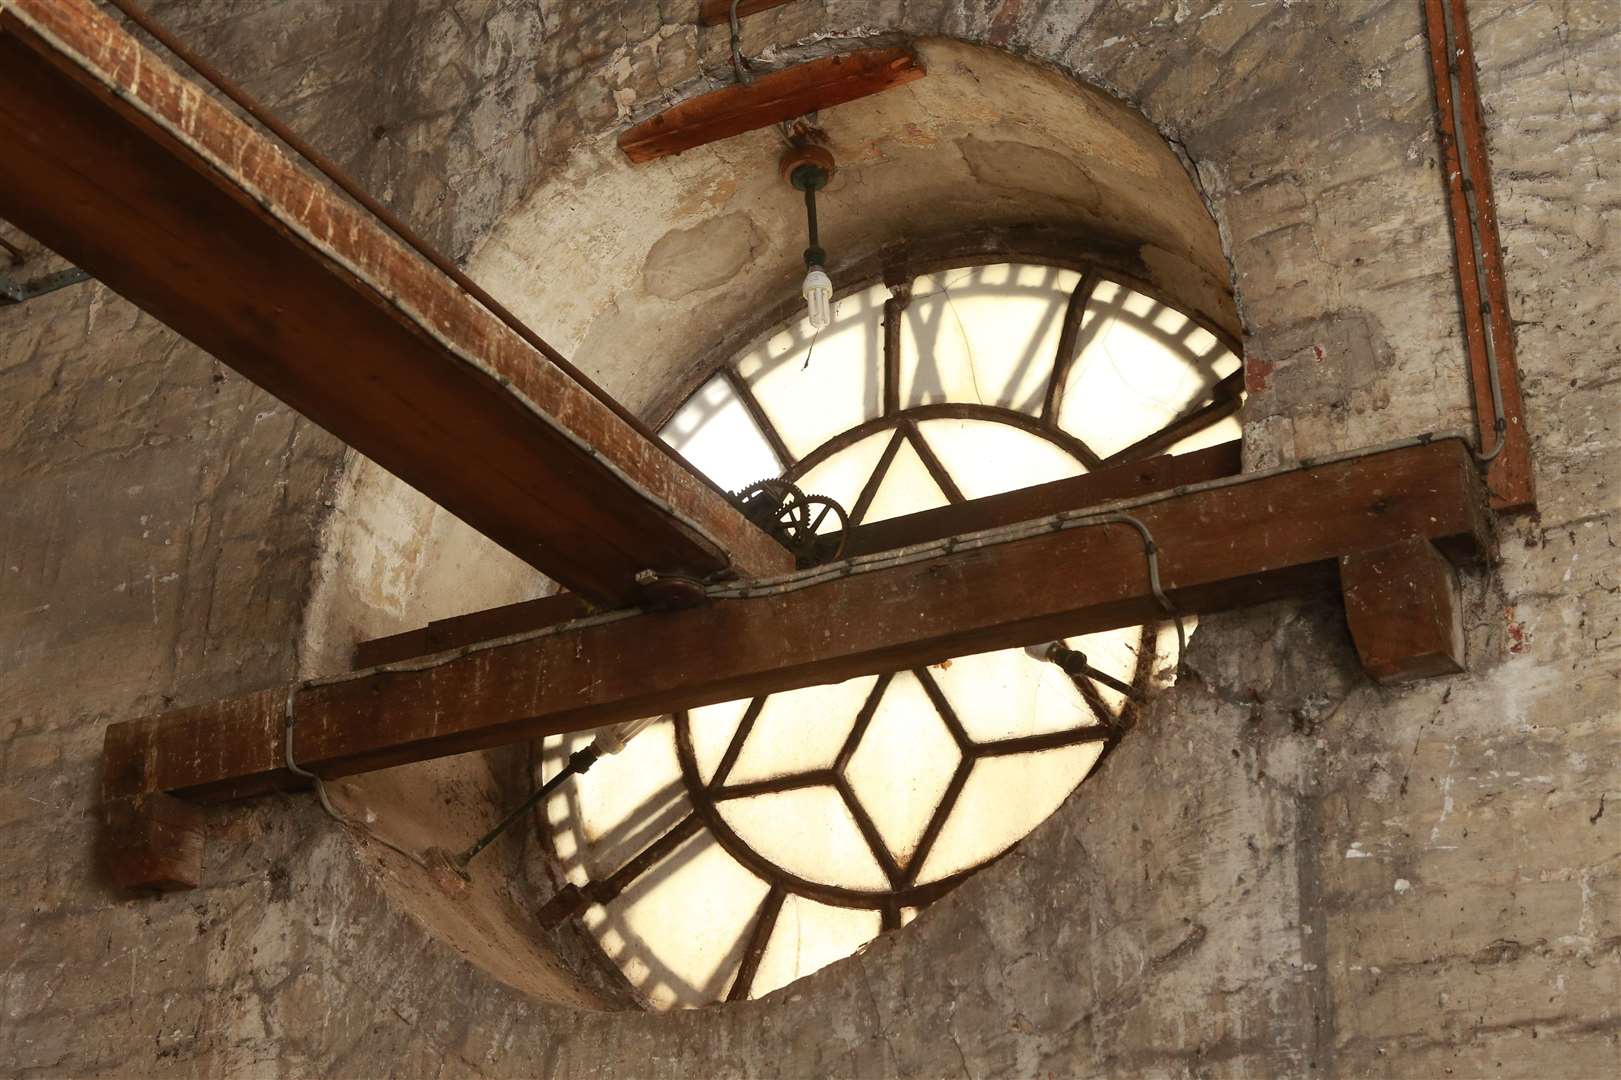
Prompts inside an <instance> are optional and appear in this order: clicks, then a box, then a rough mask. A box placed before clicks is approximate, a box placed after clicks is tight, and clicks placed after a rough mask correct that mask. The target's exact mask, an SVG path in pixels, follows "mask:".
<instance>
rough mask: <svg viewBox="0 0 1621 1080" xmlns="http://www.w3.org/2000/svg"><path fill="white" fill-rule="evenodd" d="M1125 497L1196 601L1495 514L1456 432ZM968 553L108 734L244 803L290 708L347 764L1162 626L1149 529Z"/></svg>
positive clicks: (1319, 588) (1264, 587)
mask: <svg viewBox="0 0 1621 1080" xmlns="http://www.w3.org/2000/svg"><path fill="white" fill-rule="evenodd" d="M1110 505H1112V506H1114V507H1116V508H1118V507H1120V506H1127V507H1130V510H1131V513H1132V514H1133V515H1134V516H1135V517H1136V518H1137V519H1138V520H1140V521H1141V522H1142V523H1143V524H1144V525H1146V526H1147V528H1148V529H1149V530H1151V532H1152V534H1153V537H1154V540H1155V542H1156V544H1157V545H1158V552H1159V570H1160V577H1161V580H1162V582H1163V584H1164V586H1165V588H1166V590H1167V591H1168V592H1169V594H1170V596H1171V599H1172V600H1173V601H1174V602H1175V603H1176V605H1177V606H1178V608H1179V609H1180V610H1182V611H1185V612H1190V613H1201V612H1208V611H1215V610H1220V609H1223V608H1229V607H1234V606H1239V605H1246V604H1253V603H1260V602H1264V601H1268V600H1274V599H1278V598H1281V597H1285V596H1297V595H1302V594H1306V593H1319V592H1332V591H1333V590H1335V589H1336V588H1337V587H1338V583H1339V572H1338V561H1339V559H1340V557H1342V556H1345V555H1357V554H1362V553H1366V552H1369V551H1374V550H1377V549H1379V548H1384V547H1388V546H1389V545H1391V544H1393V543H1397V542H1399V541H1402V540H1407V539H1414V538H1422V539H1425V540H1428V541H1431V542H1433V543H1435V544H1437V546H1439V547H1442V548H1443V550H1446V551H1448V552H1449V553H1451V554H1453V555H1454V556H1461V555H1462V554H1464V553H1468V552H1472V551H1477V550H1479V548H1480V546H1481V545H1482V544H1483V543H1484V540H1483V539H1482V538H1483V537H1484V536H1485V520H1486V518H1485V510H1484V506H1485V494H1484V491H1483V489H1482V487H1481V484H1480V479H1479V476H1478V474H1477V472H1476V469H1475V466H1474V462H1473V461H1472V460H1471V458H1470V455H1469V451H1468V449H1467V447H1465V446H1464V444H1463V443H1462V442H1461V441H1460V440H1457V439H1445V440H1439V441H1436V442H1432V443H1424V444H1415V445H1410V446H1406V447H1401V448H1396V449H1391V450H1386V451H1381V452H1376V453H1370V454H1368V455H1366V456H1362V457H1356V458H1350V459H1346V460H1341V461H1335V462H1330V463H1325V464H1319V465H1314V466H1310V467H1301V468H1296V469H1292V470H1287V471H1279V472H1275V473H1269V474H1262V475H1258V476H1254V477H1241V478H1235V479H1232V480H1226V481H1217V482H1215V483H1213V484H1207V485H1202V486H1199V487H1196V488H1193V489H1190V490H1184V491H1178V492H1175V493H1167V494H1162V495H1155V496H1149V497H1147V498H1146V499H1143V500H1138V501H1135V502H1128V503H1124V504H1110ZM955 548H956V549H955V550H953V551H950V552H949V553H942V554H935V555H929V556H927V557H922V558H919V559H917V560H912V561H902V562H898V563H894V562H891V563H882V562H880V563H877V564H875V566H874V568H869V569H859V568H858V567H856V566H852V567H847V568H845V569H846V570H847V571H849V572H844V573H838V572H833V573H830V572H829V571H828V570H827V568H820V569H818V570H813V571H807V572H805V573H806V574H811V575H815V577H816V580H815V583H813V584H805V585H802V586H800V587H796V588H792V589H783V588H776V589H773V590H772V591H770V592H767V593H764V594H760V595H754V596H751V597H747V598H737V599H713V600H711V602H709V603H707V604H705V605H702V606H699V607H694V608H688V609H684V610H679V611H666V612H657V613H649V614H633V613H622V614H617V615H608V616H600V617H596V618H592V619H585V620H581V621H578V622H574V623H568V624H564V625H563V626H562V627H558V628H554V629H553V630H552V631H550V632H546V633H542V634H540V635H537V636H534V637H530V638H527V639H522V640H518V641H510V642H507V643H505V644H501V645H497V646H492V647H489V648H484V649H477V650H472V651H468V652H466V653H464V654H450V655H448V656H446V657H445V658H443V659H441V660H439V661H438V662H431V661H425V662H423V663H422V664H420V665H412V666H410V667H402V668H401V669H398V670H393V671H390V670H388V669H379V670H375V671H370V672H362V673H358V674H356V675H353V676H349V677H346V678H342V679H338V680H336V681H331V682H325V683H321V684H317V685H312V686H308V687H303V688H294V687H285V686H284V687H279V688H273V689H270V690H265V691H261V692H259V693H256V694H250V695H247V696H244V697H239V698H233V699H229V700H226V701H222V702H216V703H213V704H210V705H204V706H199V707H195V708H190V709H182V710H179V711H175V712H171V713H167V714H163V715H160V716H154V717H148V718H145V719H142V720H137V721H130V722H128V723H126V724H115V725H113V726H112V728H111V729H109V739H113V738H115V737H116V738H117V739H118V740H120V741H122V742H127V743H130V744H133V745H136V746H139V747H141V748H142V749H141V754H140V756H141V758H142V760H144V761H147V762H149V763H150V768H149V769H148V772H147V773H146V774H145V775H144V776H143V777H142V778H141V781H142V783H143V784H144V785H146V786H147V788H148V789H151V790H161V791H168V792H171V793H175V794H180V795H187V796H192V797H197V798H208V799H213V798H226V797H233V796H244V795H250V794H255V793H258V792H263V791H266V790H269V789H272V788H274V787H277V786H280V785H284V784H290V783H291V781H292V779H293V778H292V777H290V776H289V775H288V773H287V772H286V771H285V769H284V768H283V763H284V762H283V754H284V748H283V732H284V730H285V729H286V726H287V724H288V710H289V706H290V705H291V707H292V709H293V715H294V717H295V718H296V729H295V746H294V749H295V751H296V757H297V760H298V761H299V762H300V763H301V764H303V765H305V766H306V767H308V768H311V769H314V770H315V771H317V772H319V773H321V774H322V775H326V776H342V775H347V774H350V773H355V772H363V771H367V770H371V769H378V768H385V767H388V766H392V765H399V764H403V763H406V762H410V761H420V760H424V759H427V758H432V757H440V756H444V755H447V754H454V753H460V752H462V751H466V750H474V749H480V748H485V747H491V746H497V745H503V744H507V743H512V742H518V741H522V740H526V739H532V738H536V737H538V736H541V735H546V734H549V733H556V732H562V731H576V730H585V729H589V728H594V727H598V726H601V725H604V724H610V723H616V722H618V721H621V720H625V719H630V718H633V717H638V716H648V715H655V714H658V713H664V712H671V711H674V710H677V709H688V708H695V707H698V706H701V705H706V704H711V703H714V702H719V701H726V700H731V699H735V698H742V697H751V696H754V695H757V694H762V693H767V692H773V691H779V690H787V689H792V688H795V687H800V686H810V685H815V684H820V683H830V682H838V681H841V680H844V679H849V678H853V677H856V676H858V675H865V674H871V673H874V672H882V671H894V670H896V669H899V668H905V667H914V666H920V665H924V664H930V663H937V662H939V661H940V660H944V659H947V658H950V657H954V656H961V655H964V654H968V653H975V652H982V651H986V650H991V649H999V648H1008V647H1013V646H1020V645H1028V644H1031V643H1034V642H1039V641H1051V640H1053V639H1055V638H1059V637H1065V636H1070V635H1076V634H1085V633H1091V632H1095V631H1101V630H1108V629H1113V628H1116V627H1121V626H1130V625H1134V624H1138V623H1143V622H1149V621H1153V620H1157V619H1160V618H1162V617H1163V614H1162V612H1161V611H1160V609H1159V607H1158V606H1157V604H1156V603H1155V600H1154V597H1153V595H1152V593H1151V591H1150V590H1149V587H1148V580H1147V564H1146V558H1145V554H1144V546H1143V541H1142V538H1141V537H1140V536H1139V535H1138V534H1137V532H1136V531H1135V529H1133V528H1131V527H1128V526H1126V525H1122V524H1103V525H1094V526H1089V527H1074V528H1067V529H1062V530H1052V529H1041V530H1039V531H1032V532H1031V533H1030V534H1028V535H1025V536H1023V537H1022V538H1019V539H1013V540H1005V541H1002V542H999V543H996V544H994V545H990V546H980V547H974V546H962V545H956V546H955ZM858 570H859V572H858ZM795 577H798V578H799V579H800V580H801V581H803V580H806V579H805V577H804V575H796V576H795ZM755 588H759V586H755ZM120 729H121V730H120ZM120 794H122V793H120Z"/></svg>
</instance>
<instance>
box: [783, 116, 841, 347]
mask: <svg viewBox="0 0 1621 1080" xmlns="http://www.w3.org/2000/svg"><path fill="white" fill-rule="evenodd" d="M825 138H826V136H824V135H823V134H822V133H821V132H820V131H818V130H816V129H814V128H808V129H805V128H802V129H800V130H799V131H798V132H797V133H796V134H795V135H794V137H793V139H792V142H791V145H790V146H789V148H788V152H787V153H785V154H783V155H782V161H781V163H780V165H781V169H782V176H783V179H785V180H787V181H788V183H789V184H791V185H793V187H794V188H795V189H796V190H799V191H803V192H804V193H805V224H806V230H807V233H808V235H809V246H807V247H806V248H805V281H804V284H803V285H801V286H800V289H799V292H800V295H801V296H803V297H804V298H805V317H806V318H807V319H809V320H810V324H811V327H812V328H813V329H815V330H818V331H820V330H824V329H826V328H827V325H828V324H829V323H831V322H832V321H833V279H832V278H830V277H828V276H827V270H826V269H825V267H826V265H827V252H825V251H823V250H822V246H821V242H820V239H819V237H818V235H817V229H816V192H817V191H819V190H820V189H822V188H825V187H826V186H827V185H828V182H829V181H831V180H832V179H833V174H834V172H836V171H837V168H836V166H835V165H834V162H833V153H832V151H830V150H828V148H827V147H826V146H825V145H823V141H824V140H825Z"/></svg>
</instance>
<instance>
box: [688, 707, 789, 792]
mask: <svg viewBox="0 0 1621 1080" xmlns="http://www.w3.org/2000/svg"><path fill="white" fill-rule="evenodd" d="M770 696H771V695H770V694H761V695H760V696H759V697H756V698H753V699H752V700H750V701H749V706H748V708H746V709H744V710H743V718H742V719H741V720H739V721H738V722H737V730H736V731H734V732H732V741H731V742H729V743H727V744H726V752H725V753H724V754H722V755H721V759H720V764H719V765H716V766H715V775H714V776H713V777H711V778H710V780H709V786H710V787H712V788H716V787H720V786H721V785H722V784H724V783H725V782H726V777H728V776H729V775H731V772H732V766H733V765H736V764H737V756H738V755H739V754H741V753H742V752H743V744H744V743H745V742H747V741H748V738H749V733H750V732H751V731H753V730H754V722H755V721H756V720H758V719H759V718H760V710H761V709H763V708H765V703H766V699H767V698H768V697H770ZM683 715H684V714H683Z"/></svg>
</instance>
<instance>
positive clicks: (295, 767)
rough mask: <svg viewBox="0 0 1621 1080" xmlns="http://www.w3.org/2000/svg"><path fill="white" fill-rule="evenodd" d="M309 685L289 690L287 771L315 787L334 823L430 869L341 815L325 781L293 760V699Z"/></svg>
mask: <svg viewBox="0 0 1621 1080" xmlns="http://www.w3.org/2000/svg"><path fill="white" fill-rule="evenodd" d="M307 685H308V684H301V683H294V684H293V685H292V686H290V687H288V688H287V727H286V730H285V733H284V734H283V737H282V749H283V757H284V758H285V760H286V763H287V771H288V772H290V773H292V774H293V775H294V776H302V777H304V778H305V779H306V780H309V781H310V782H311V783H312V784H314V785H315V795H316V797H317V798H318V799H320V801H321V809H322V810H325V811H326V812H327V816H329V817H330V818H332V820H333V821H336V822H337V823H338V824H339V825H342V826H344V827H345V828H347V829H349V830H351V831H353V832H356V833H360V834H361V835H363V836H366V837H369V838H370V839H372V840H375V841H377V842H378V843H379V844H382V845H383V846H384V847H386V848H388V849H389V850H390V851H394V852H397V853H399V854H401V855H403V856H405V857H406V858H407V859H410V860H411V861H412V862H413V863H415V864H416V865H417V866H420V867H421V868H422V869H424V870H426V869H428V862H427V860H426V859H424V858H423V857H422V856H421V855H418V854H417V853H416V852H414V851H411V850H409V849H408V848H404V847H401V846H400V845H399V844H396V843H395V842H394V841H392V840H390V839H389V838H388V837H386V836H382V835H380V834H378V833H376V832H374V831H372V830H371V829H368V828H367V827H366V826H365V825H363V824H362V823H360V822H358V821H356V820H354V819H353V818H351V817H348V816H346V815H344V814H342V813H339V812H338V808H337V807H335V806H333V805H332V800H331V798H329V797H328V796H327V793H326V783H325V781H323V780H322V779H321V778H320V777H319V776H317V775H316V774H315V773H313V772H311V771H310V770H308V769H306V768H304V767H303V766H301V765H299V764H298V762H296V761H294V760H293V723H294V720H295V715H294V712H293V699H294V698H296V697H297V696H298V691H299V690H300V689H302V688H304V687H305V686H307Z"/></svg>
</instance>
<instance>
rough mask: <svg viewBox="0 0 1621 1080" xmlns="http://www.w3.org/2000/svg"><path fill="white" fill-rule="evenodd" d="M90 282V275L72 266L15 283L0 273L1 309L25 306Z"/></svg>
mask: <svg viewBox="0 0 1621 1080" xmlns="http://www.w3.org/2000/svg"><path fill="white" fill-rule="evenodd" d="M89 280H90V275H89V274H87V273H85V272H84V271H83V270H80V269H79V268H78V267H77V266H70V267H68V268H67V269H65V270H58V271H56V272H55V273H50V274H45V275H42V276H41V277H37V278H33V279H31V280H29V281H13V280H12V279H11V277H10V275H8V274H5V273H0V307H10V306H12V305H14V304H25V303H27V302H28V301H30V300H36V299H38V298H39V297H41V296H47V295H49V294H50V293H53V292H56V291H57V290H59V289H65V288H67V287H68V286H70V285H78V284H81V283H82V282H86V281H89Z"/></svg>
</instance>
